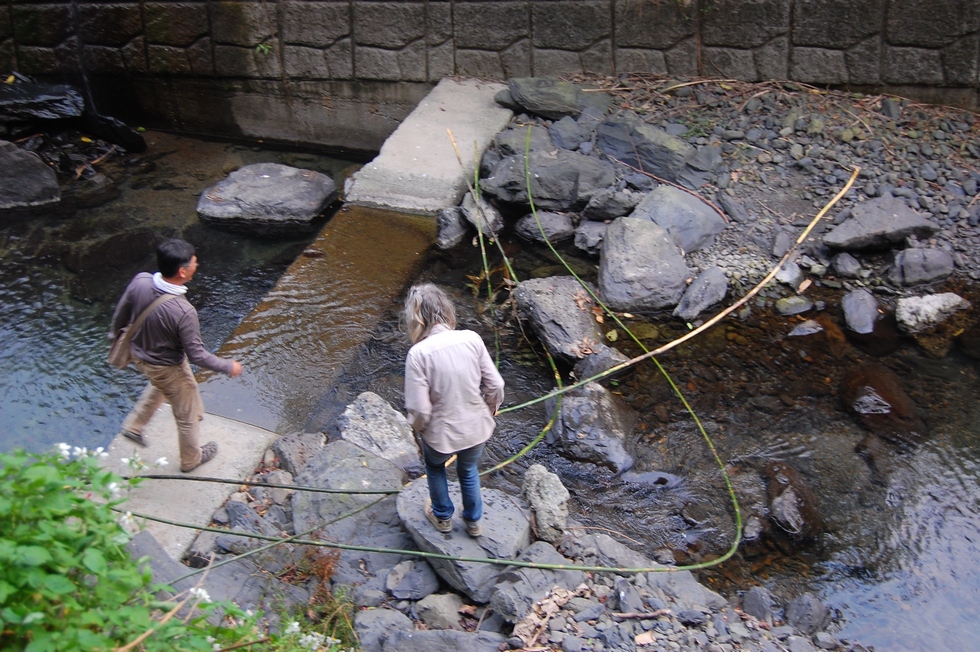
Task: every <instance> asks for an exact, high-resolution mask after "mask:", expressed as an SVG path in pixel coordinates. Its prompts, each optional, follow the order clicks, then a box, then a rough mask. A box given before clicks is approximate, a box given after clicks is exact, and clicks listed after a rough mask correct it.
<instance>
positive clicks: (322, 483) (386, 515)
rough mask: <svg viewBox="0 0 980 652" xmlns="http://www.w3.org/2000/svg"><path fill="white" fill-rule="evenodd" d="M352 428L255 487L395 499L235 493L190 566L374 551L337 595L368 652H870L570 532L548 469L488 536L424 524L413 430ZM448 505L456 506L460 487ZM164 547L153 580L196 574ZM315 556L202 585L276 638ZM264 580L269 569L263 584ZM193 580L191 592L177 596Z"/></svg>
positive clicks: (307, 449) (492, 493) (145, 540)
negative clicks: (347, 605) (325, 548)
mask: <svg viewBox="0 0 980 652" xmlns="http://www.w3.org/2000/svg"><path fill="white" fill-rule="evenodd" d="M340 430H341V435H342V439H338V440H336V441H332V442H330V443H325V442H324V440H323V436H322V435H320V434H304V433H296V434H293V435H287V436H284V437H282V438H280V439H279V440H277V441H276V443H275V444H274V445H273V448H272V449H271V451H270V455H269V457H270V458H274V459H275V460H276V461H277V462H278V466H280V467H281V468H279V469H275V470H267V471H264V472H263V473H261V474H259V475H257V476H256V477H255V478H254V480H255V481H264V482H268V483H271V484H277V485H293V484H294V480H293V478H295V484H296V485H299V486H314V487H317V488H323V489H335V490H341V491H343V490H347V491H378V492H383V491H386V490H388V491H392V492H398V493H397V496H396V495H389V496H385V495H384V494H381V495H376V494H347V493H310V492H304V491H299V490H296V491H294V490H292V489H288V488H265V487H253V488H251V489H250V490H249V491H248V492H247V493H245V492H242V493H238V494H235V495H233V496H232V498H231V500H229V502H228V503H227V504H226V505H225V506H224V507H223V508H222V509H220V510H219V511H218V513H217V514H215V519H214V520H215V522H216V523H218V524H221V525H223V526H226V527H227V529H228V534H213V533H203V534H202V535H201V536H200V537H199V538H198V539H197V541H195V543H194V545H193V546H192V551H191V554H190V559H189V561H191V562H192V564H194V565H198V566H200V565H204V564H206V563H207V561H208V560H210V559H211V558H212V556H217V558H219V559H220V558H223V557H226V556H227V555H232V554H241V553H243V552H246V551H248V550H251V549H254V548H256V547H258V546H260V545H263V544H264V543H265V542H264V541H261V540H256V539H249V538H246V537H243V536H236V535H235V534H234V533H235V532H241V533H259V534H264V535H267V536H281V535H286V534H295V533H302V534H303V536H304V538H318V539H320V540H325V541H333V542H337V543H343V544H348V545H352V546H363V547H366V548H368V549H367V550H360V551H359V550H344V551H342V552H340V555H339V559H337V560H336V562H335V565H334V570H333V574H332V576H331V578H330V584H331V586H330V588H331V590H333V591H341V590H343V591H345V592H346V594H347V595H348V596H351V597H352V598H353V600H354V601H355V603H356V605H357V606H358V608H359V609H358V611H357V612H356V614H355V619H354V625H355V628H356V631H357V634H358V637H359V640H360V649H362V650H364V651H365V652H381V651H385V652H394V651H395V650H398V651H399V652H404V651H405V650H419V651H422V650H432V649H470V650H486V651H487V652H491V651H496V650H499V649H507V648H510V649H521V648H535V649H554V650H557V649H561V650H564V651H565V652H579V651H595V652H598V651H599V650H654V649H713V650H719V651H720V650H733V649H742V650H794V651H803V650H812V649H814V646H817V647H819V648H821V649H862V648H860V646H851V645H850V644H848V643H846V642H841V641H837V640H835V639H834V637H833V636H832V635H831V634H829V633H828V632H827V631H826V629H827V627H828V626H829V625H830V614H829V613H828V611H827V609H826V608H825V607H824V606H823V605H822V604H820V603H819V602H818V601H817V600H815V599H814V598H813V597H812V596H810V595H803V596H800V597H799V598H797V599H795V600H793V601H791V602H790V603H789V604H788V605H787V606H786V608H785V610H783V609H781V608H780V607H779V606H778V605H777V604H776V602H775V600H774V599H773V598H772V596H770V595H769V593H768V592H767V591H766V590H765V589H762V588H756V589H753V590H751V591H749V592H748V593H747V594H746V595H745V598H744V600H743V604H742V606H741V608H738V607H737V606H733V605H731V604H729V603H728V602H727V601H726V600H725V599H724V598H722V597H721V596H719V595H718V594H717V593H715V592H713V591H711V590H709V589H707V588H705V587H703V586H701V585H700V584H699V583H698V582H697V581H696V580H695V578H694V577H693V575H691V573H690V572H689V571H677V570H672V569H671V568H670V567H666V566H662V565H661V564H658V563H656V562H654V561H653V560H651V559H648V558H646V557H644V556H643V555H641V554H639V553H637V552H636V551H634V550H631V549H630V548H628V547H626V546H625V545H623V544H622V543H620V542H618V541H616V540H615V539H613V538H612V537H610V536H608V535H606V534H589V533H587V531H586V529H584V528H581V527H577V526H575V525H574V524H569V523H568V522H567V508H566V507H565V501H567V499H568V497H569V496H568V492H567V491H566V490H565V488H564V487H563V486H562V483H561V481H560V480H559V479H558V477H557V476H556V475H554V474H553V473H550V472H549V471H547V470H546V469H545V468H544V467H541V466H532V467H531V468H529V469H528V471H527V473H526V475H525V480H524V486H523V495H522V496H510V495H506V494H504V493H502V492H500V491H497V490H494V489H487V488H484V491H483V497H484V503H485V516H484V518H483V519H482V521H481V522H482V524H483V535H482V536H480V537H478V538H471V537H470V536H468V535H467V534H466V529H465V527H464V525H463V523H462V522H461V521H460V520H459V517H458V516H455V517H454V529H453V531H452V532H451V533H449V534H442V533H439V532H437V531H436V530H435V528H433V527H432V526H431V524H429V522H428V521H427V520H426V518H425V517H424V515H423V513H422V505H423V503H424V499H425V497H426V495H427V487H426V483H425V481H424V479H418V480H414V481H411V482H408V483H407V484H406V481H407V478H408V474H407V473H406V470H415V471H417V470H418V468H419V463H420V462H419V459H418V456H417V453H416V455H415V456H414V457H412V456H408V455H406V450H408V448H407V447H408V446H409V445H414V444H412V440H411V432H410V428H409V426H408V423H407V422H406V421H405V420H404V418H403V417H401V415H400V414H398V413H397V412H396V411H395V410H393V409H392V408H391V407H390V406H388V405H387V404H386V403H385V402H384V401H383V400H382V399H380V398H379V397H378V396H376V395H374V394H370V393H365V394H362V395H361V396H360V397H358V399H357V400H356V401H355V402H354V403H353V404H351V405H350V406H348V409H347V411H346V412H345V414H344V416H343V417H342V419H341V426H340ZM379 433H380V434H379ZM351 440H352V441H351ZM368 440H370V441H368ZM353 442H358V443H353ZM359 444H360V445H359ZM362 445H366V446H367V448H370V449H371V450H368V449H367V448H362ZM270 461H271V459H270ZM451 495H452V497H453V498H454V501H455V502H456V503H457V504H459V503H460V496H459V493H458V489H457V488H456V487H455V486H454V485H453V486H451ZM311 531H312V532H315V534H309V533H310V532H311ZM154 543H155V542H154V541H153V540H152V537H150V536H149V535H147V534H145V533H144V534H142V535H140V536H139V537H137V539H136V540H135V541H134V554H136V555H139V554H150V556H151V557H152V558H153V561H152V563H151V566H152V569H153V572H154V575H155V579H156V580H158V581H164V582H167V581H172V580H173V579H175V578H177V577H181V576H182V575H184V574H185V573H186V567H184V566H181V565H180V564H177V563H175V562H173V561H172V560H169V559H168V558H167V557H166V554H165V553H163V551H162V550H161V549H159V547H158V546H154ZM386 549H390V550H391V552H387V551H386ZM413 551H421V552H425V553H435V554H436V555H437V556H435V557H422V556H418V555H414V554H412V552H413ZM305 554H306V552H305V550H304V548H303V547H301V546H296V545H291V544H288V545H282V546H279V547H278V548H276V549H275V550H272V551H265V552H263V553H261V554H260V555H258V556H256V557H250V558H248V559H245V560H238V561H235V562H234V563H232V564H227V565H224V566H220V567H218V568H214V569H212V570H211V571H210V572H209V574H208V576H207V578H206V580H205V588H206V590H207V591H208V593H209V595H211V597H212V598H215V599H226V598H227V599H232V600H234V601H236V602H237V603H239V604H240V606H242V607H243V608H260V609H264V610H265V611H266V613H267V615H270V616H271V621H270V624H271V625H272V626H276V620H275V618H276V616H275V615H274V614H279V613H283V612H284V611H285V612H289V611H290V610H291V609H293V608H303V607H304V606H305V605H306V604H307V602H308V600H309V597H310V595H311V594H312V593H314V592H315V591H316V590H318V587H317V586H316V582H318V580H316V579H312V580H309V583H308V584H305V585H302V584H301V585H296V584H288V583H286V582H282V581H280V580H278V579H276V577H275V576H276V575H277V572H278V571H282V570H283V569H285V568H287V567H289V566H290V565H296V564H300V563H301V562H302V559H303V557H304V555H305ZM445 557H448V558H445ZM478 559H490V560H500V561H506V560H516V561H519V562H527V563H531V564H537V565H539V566H540V567H538V568H530V567H523V566H507V565H504V564H500V563H497V564H495V563H486V562H478V561H476V560H478ZM561 565H584V566H602V567H608V568H621V569H637V570H633V571H625V570H624V571H621V572H612V571H610V572H591V573H585V572H582V571H580V570H563V569H561V568H556V567H557V566H561ZM259 568H260V569H263V570H265V571H271V572H266V573H256V572H254V571H255V570H256V569H259ZM640 569H645V570H640ZM194 581H196V578H195V580H194ZM189 582H192V580H187V579H185V580H181V581H180V582H177V583H176V586H175V588H177V589H181V588H184V586H183V585H184V584H188V583H189ZM191 585H192V584H191Z"/></svg>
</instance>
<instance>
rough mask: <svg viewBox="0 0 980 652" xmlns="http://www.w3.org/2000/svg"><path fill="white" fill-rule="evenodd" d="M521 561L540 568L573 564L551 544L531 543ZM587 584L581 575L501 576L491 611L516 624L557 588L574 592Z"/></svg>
mask: <svg viewBox="0 0 980 652" xmlns="http://www.w3.org/2000/svg"><path fill="white" fill-rule="evenodd" d="M518 559H519V560H520V561H528V562H533V563H537V564H552V565H559V564H569V563H570V562H569V560H568V559H565V558H564V557H563V556H562V555H561V554H560V553H559V552H558V551H557V550H555V548H554V547H553V546H552V545H551V544H549V543H545V542H544V541H536V542H534V543H532V544H531V546H530V547H529V548H528V549H527V550H525V551H524V552H523V553H521V556H520V557H518ZM584 581H585V574H584V573H583V572H582V571H562V570H548V569H544V568H519V567H518V568H513V569H511V570H510V571H508V572H506V573H504V574H503V575H501V576H500V580H499V581H498V582H497V586H496V587H494V590H493V595H491V596H490V607H491V608H492V609H493V610H494V612H495V613H497V614H500V616H501V617H502V618H503V619H504V620H506V621H507V622H510V623H516V622H519V621H521V620H522V619H523V618H524V617H525V616H527V615H528V614H529V613H530V612H531V607H532V606H533V605H534V603H535V602H537V601H538V600H541V599H543V598H545V597H547V596H548V594H549V593H550V592H551V589H552V588H554V587H555V586H560V587H562V588H564V589H568V590H570V591H573V590H575V587H577V586H578V585H579V584H581V583H582V582H584Z"/></svg>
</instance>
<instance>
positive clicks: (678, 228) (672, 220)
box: [630, 185, 725, 253]
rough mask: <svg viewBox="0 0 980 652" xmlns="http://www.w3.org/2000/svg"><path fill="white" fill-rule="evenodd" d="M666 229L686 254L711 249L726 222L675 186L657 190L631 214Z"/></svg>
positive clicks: (709, 208) (705, 205) (702, 203)
mask: <svg viewBox="0 0 980 652" xmlns="http://www.w3.org/2000/svg"><path fill="white" fill-rule="evenodd" d="M630 217H636V218H643V219H648V220H651V221H653V222H655V223H656V224H659V225H660V226H661V227H663V228H664V230H665V231H667V233H669V234H670V237H671V239H673V241H674V244H676V245H677V246H678V247H680V249H681V251H682V252H684V253H691V252H692V251H697V250H698V249H703V248H704V247H707V246H708V245H710V244H711V243H712V242H713V241H714V239H715V236H716V235H718V234H719V233H721V232H722V231H724V230H725V220H723V219H722V218H721V216H720V215H718V213H717V212H716V211H715V210H714V209H713V208H711V207H710V206H708V205H707V204H705V203H704V202H703V201H701V200H700V199H698V198H697V197H695V196H694V195H691V194H690V193H686V192H684V191H683V190H680V189H678V188H675V187H673V186H666V185H664V186H659V187H657V188H654V189H653V190H651V191H650V192H649V193H647V196H646V197H644V198H643V201H641V202H640V203H639V204H638V205H637V207H636V208H635V209H634V210H633V212H632V213H630Z"/></svg>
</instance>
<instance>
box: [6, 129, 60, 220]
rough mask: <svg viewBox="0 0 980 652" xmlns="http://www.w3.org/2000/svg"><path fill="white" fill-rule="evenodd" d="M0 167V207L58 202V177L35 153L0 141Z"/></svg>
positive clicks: (22, 206)
mask: <svg viewBox="0 0 980 652" xmlns="http://www.w3.org/2000/svg"><path fill="white" fill-rule="evenodd" d="M0 170H2V171H3V174H0V210H8V209H11V208H27V207H30V206H45V205H47V204H55V203H57V202H59V201H61V189H60V188H59V187H58V176H57V175H56V174H55V172H54V170H53V169H51V168H50V167H48V166H47V165H45V164H44V162H43V161H42V160H41V159H40V158H39V157H38V155H37V154H35V153H33V152H27V151H25V150H22V149H21V148H19V147H17V146H16V145H14V144H13V143H10V142H7V141H6V140H0Z"/></svg>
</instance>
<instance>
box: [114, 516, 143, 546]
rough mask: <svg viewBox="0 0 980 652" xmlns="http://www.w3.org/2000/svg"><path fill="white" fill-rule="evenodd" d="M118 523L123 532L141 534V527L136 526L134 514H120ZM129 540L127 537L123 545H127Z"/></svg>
mask: <svg viewBox="0 0 980 652" xmlns="http://www.w3.org/2000/svg"><path fill="white" fill-rule="evenodd" d="M116 523H118V524H119V527H121V528H122V529H123V531H124V532H127V533H128V534H136V533H137V532H139V526H138V525H137V524H136V519H135V518H133V513H132V512H126V513H125V514H120V515H119V518H117V519H116ZM128 540H129V537H128V536H125V538H124V539H123V543H126V542H127V541H128Z"/></svg>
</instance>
